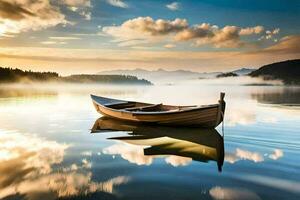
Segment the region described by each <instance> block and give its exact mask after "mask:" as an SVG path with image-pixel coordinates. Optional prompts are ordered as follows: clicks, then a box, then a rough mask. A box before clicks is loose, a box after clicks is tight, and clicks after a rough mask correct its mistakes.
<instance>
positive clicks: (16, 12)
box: [0, 0, 69, 37]
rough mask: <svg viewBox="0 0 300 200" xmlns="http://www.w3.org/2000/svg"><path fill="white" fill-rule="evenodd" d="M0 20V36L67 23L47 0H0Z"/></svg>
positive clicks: (56, 8)
mask: <svg viewBox="0 0 300 200" xmlns="http://www.w3.org/2000/svg"><path fill="white" fill-rule="evenodd" d="M0 22H1V23H0V37H1V36H5V35H11V34H18V33H20V32H25V31H29V30H34V31H35V30H40V29H45V28H48V27H53V26H56V25H59V24H62V25H66V24H68V23H69V22H68V21H67V20H66V19H65V15H63V14H62V13H61V12H60V10H59V8H58V7H56V6H53V5H51V4H50V1H49V0H40V1H29V0H13V1H10V0H2V1H1V2H0Z"/></svg>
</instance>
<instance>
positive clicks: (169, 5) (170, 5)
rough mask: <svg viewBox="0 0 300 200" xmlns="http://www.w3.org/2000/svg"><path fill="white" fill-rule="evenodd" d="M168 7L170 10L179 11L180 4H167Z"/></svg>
mask: <svg viewBox="0 0 300 200" xmlns="http://www.w3.org/2000/svg"><path fill="white" fill-rule="evenodd" d="M166 7H167V8H168V9H169V10H173V11H175V10H179V7H180V4H179V3H178V2H173V3H170V4H167V5H166Z"/></svg>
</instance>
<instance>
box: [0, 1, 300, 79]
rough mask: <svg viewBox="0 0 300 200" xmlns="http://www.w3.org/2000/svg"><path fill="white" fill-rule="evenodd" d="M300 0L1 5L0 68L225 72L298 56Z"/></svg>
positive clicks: (71, 72)
mask: <svg viewBox="0 0 300 200" xmlns="http://www.w3.org/2000/svg"><path fill="white" fill-rule="evenodd" d="M299 19H300V1H298V0H264V1H261V0H252V1H250V0H227V1H223V0H181V1H168V0H165V1H163V0H36V1H34V0H0V66H1V67H17V68H21V69H26V70H29V69H30V70H35V71H56V72H59V73H61V74H63V75H67V74H74V73H97V72H100V71H105V70H112V69H135V68H143V69H148V70H156V69H159V68H163V69H166V70H176V69H183V70H191V71H198V72H212V71H230V70H233V69H238V68H241V67H249V68H257V67H260V66H262V65H264V64H268V63H273V62H276V61H282V60H287V59H295V58H300V45H299V44H300V20H299Z"/></svg>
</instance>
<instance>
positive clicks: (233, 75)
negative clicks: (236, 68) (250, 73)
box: [216, 72, 239, 78]
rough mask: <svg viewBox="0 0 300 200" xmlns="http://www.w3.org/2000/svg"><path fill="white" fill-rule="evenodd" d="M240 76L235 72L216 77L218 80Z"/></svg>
mask: <svg viewBox="0 0 300 200" xmlns="http://www.w3.org/2000/svg"><path fill="white" fill-rule="evenodd" d="M236 76H239V75H237V74H236V73H233V72H227V73H222V74H218V75H217V76H216V77H217V78H225V77H236Z"/></svg>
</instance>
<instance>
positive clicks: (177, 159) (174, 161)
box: [165, 155, 192, 167]
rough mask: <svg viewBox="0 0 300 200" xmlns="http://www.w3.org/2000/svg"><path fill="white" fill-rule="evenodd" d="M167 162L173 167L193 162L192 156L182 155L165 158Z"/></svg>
mask: <svg viewBox="0 0 300 200" xmlns="http://www.w3.org/2000/svg"><path fill="white" fill-rule="evenodd" d="M165 161H166V163H168V164H170V165H172V166H173V167H178V166H186V165H188V164H190V163H191V162H192V158H188V157H182V156H175V155H172V156H168V157H166V158H165Z"/></svg>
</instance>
